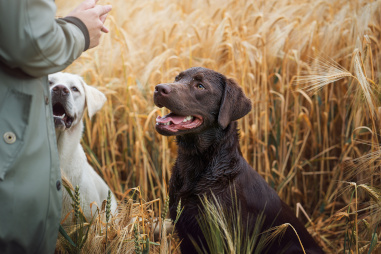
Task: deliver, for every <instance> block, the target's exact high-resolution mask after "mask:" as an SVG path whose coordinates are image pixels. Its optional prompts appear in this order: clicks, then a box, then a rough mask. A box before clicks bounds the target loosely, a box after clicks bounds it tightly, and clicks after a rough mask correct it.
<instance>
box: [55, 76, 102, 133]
mask: <svg viewBox="0 0 381 254" xmlns="http://www.w3.org/2000/svg"><path fill="white" fill-rule="evenodd" d="M49 86H50V94H51V97H52V106H53V117H54V125H55V127H56V131H57V130H59V131H65V130H67V129H70V128H71V127H72V126H75V125H77V124H78V123H79V122H80V121H81V120H82V117H83V113H84V111H85V107H86V106H87V111H88V113H89V117H90V118H91V117H92V116H93V115H94V114H95V113H96V112H97V111H99V110H100V109H101V108H102V106H103V104H104V103H105V102H106V100H107V99H106V96H105V95H104V94H103V93H102V92H100V91H99V90H97V89H95V88H94V87H91V86H88V85H87V84H86V83H85V82H84V81H83V79H82V78H81V77H80V76H78V75H74V74H69V73H62V72H58V73H54V74H51V75H49Z"/></svg>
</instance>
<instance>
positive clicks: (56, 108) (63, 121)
mask: <svg viewBox="0 0 381 254" xmlns="http://www.w3.org/2000/svg"><path fill="white" fill-rule="evenodd" d="M53 118H54V125H55V126H56V128H57V127H63V126H65V127H66V128H67V129H68V128H70V127H71V125H72V124H73V121H74V117H72V116H70V115H68V114H67V112H66V110H65V107H64V106H63V105H62V104H61V103H60V102H57V103H55V104H54V105H53Z"/></svg>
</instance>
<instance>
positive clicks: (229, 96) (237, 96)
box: [218, 79, 251, 129]
mask: <svg viewBox="0 0 381 254" xmlns="http://www.w3.org/2000/svg"><path fill="white" fill-rule="evenodd" d="M250 110H251V101H250V99H249V98H247V97H246V95H245V94H244V93H243V91H242V89H241V88H240V87H239V86H238V85H237V83H236V82H235V81H234V80H233V79H227V80H226V86H225V92H224V95H223V98H222V101H221V106H220V112H219V114H218V123H219V124H220V125H221V127H222V128H223V129H225V128H226V127H227V126H228V125H229V123H231V122H233V121H235V120H238V119H240V118H241V117H243V116H245V115H246V114H247V113H249V112H250Z"/></svg>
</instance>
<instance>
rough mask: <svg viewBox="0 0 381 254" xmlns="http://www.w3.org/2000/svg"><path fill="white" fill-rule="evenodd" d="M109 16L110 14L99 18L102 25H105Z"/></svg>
mask: <svg viewBox="0 0 381 254" xmlns="http://www.w3.org/2000/svg"><path fill="white" fill-rule="evenodd" d="M107 15H108V14H105V15H102V16H100V17H99V19H100V20H101V21H102V23H105V21H106V18H107Z"/></svg>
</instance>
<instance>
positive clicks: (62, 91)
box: [53, 85, 70, 96]
mask: <svg viewBox="0 0 381 254" xmlns="http://www.w3.org/2000/svg"><path fill="white" fill-rule="evenodd" d="M69 92H70V91H69V89H68V88H67V87H66V86H63V85H57V86H55V87H53V93H55V94H57V95H60V96H67V95H68V94H69Z"/></svg>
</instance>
